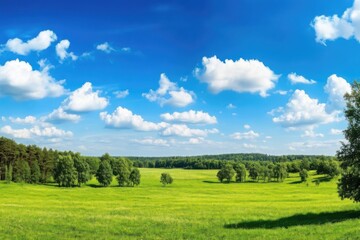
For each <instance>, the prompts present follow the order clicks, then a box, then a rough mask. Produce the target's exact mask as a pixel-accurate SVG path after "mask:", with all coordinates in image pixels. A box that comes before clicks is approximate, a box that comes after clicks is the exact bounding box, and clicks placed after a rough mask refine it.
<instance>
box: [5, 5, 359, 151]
mask: <svg viewBox="0 0 360 240" xmlns="http://www.w3.org/2000/svg"><path fill="white" fill-rule="evenodd" d="M359 12H360V1H359V0H355V1H354V0H352V1H350V0H343V1H326V0H315V1H314V0H311V1H310V0H304V1H298V0H276V1H266V0H240V1H226V0H225V1H137V0H135V1H115V0H114V1H108V0H103V1H91V3H86V4H85V3H84V2H82V1H67V0H65V1H62V2H61V4H58V3H57V4H55V3H53V2H52V1H35V2H34V1H32V2H29V1H16V0H15V1H9V0H3V1H2V2H1V15H0V117H1V121H0V135H2V136H5V137H9V138H12V139H14V140H16V141H18V142H21V143H25V144H37V145H40V146H44V147H51V148H55V149H60V150H73V151H78V152H81V153H82V154H85V155H101V154H103V153H105V152H109V153H110V154H113V155H136V156H168V155H198V154H217V153H236V152H260V153H267V154H277V155H279V154H327V155H333V154H335V152H336V150H337V149H338V148H339V145H340V144H339V142H340V141H343V140H344V139H343V138H344V137H343V135H342V130H344V128H345V127H346V121H345V119H344V117H343V113H342V112H343V108H344V106H345V105H344V101H343V98H342V96H343V94H345V93H346V92H348V91H350V84H351V83H352V82H353V81H354V80H357V79H359V77H360V73H359V71H358V69H359V68H358V66H359V64H360V58H358V57H357V56H359V54H360V45H359V42H360V18H359V17H358V15H359Z"/></svg>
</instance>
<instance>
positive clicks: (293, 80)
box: [288, 73, 316, 84]
mask: <svg viewBox="0 0 360 240" xmlns="http://www.w3.org/2000/svg"><path fill="white" fill-rule="evenodd" d="M288 79H289V80H290V82H291V84H297V83H303V84H315V83H316V81H314V80H312V79H311V80H309V79H306V78H305V77H303V76H301V75H297V74H296V73H290V74H289V75H288Z"/></svg>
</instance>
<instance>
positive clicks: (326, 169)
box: [316, 160, 340, 178]
mask: <svg viewBox="0 0 360 240" xmlns="http://www.w3.org/2000/svg"><path fill="white" fill-rule="evenodd" d="M316 173H317V174H326V175H328V177H330V178H334V177H336V176H338V175H339V174H340V168H339V165H338V163H337V162H336V161H334V160H323V161H320V162H319V164H318V168H317V170H316Z"/></svg>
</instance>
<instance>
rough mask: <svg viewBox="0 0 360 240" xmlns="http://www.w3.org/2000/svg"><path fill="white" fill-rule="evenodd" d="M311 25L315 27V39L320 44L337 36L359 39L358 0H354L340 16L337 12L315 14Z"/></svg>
mask: <svg viewBox="0 0 360 240" xmlns="http://www.w3.org/2000/svg"><path fill="white" fill-rule="evenodd" d="M311 25H312V27H313V28H314V29H315V33H316V41H317V42H320V43H322V44H325V43H326V41H327V40H335V39H337V38H344V39H349V38H351V37H354V38H355V39H356V40H357V41H360V0H355V1H354V4H353V6H352V7H350V8H348V9H346V10H345V11H344V13H343V14H342V15H341V16H340V17H339V16H338V15H337V14H334V15H333V16H325V15H321V16H316V17H315V18H314V20H313V22H312V23H311Z"/></svg>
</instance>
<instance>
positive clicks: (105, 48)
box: [96, 42, 130, 53]
mask: <svg viewBox="0 0 360 240" xmlns="http://www.w3.org/2000/svg"><path fill="white" fill-rule="evenodd" d="M96 49H97V50H99V51H103V52H106V53H111V52H113V51H115V49H114V48H113V47H111V46H110V44H109V43H108V42H104V43H102V44H99V45H97V46H96ZM129 50H130V49H129ZM124 51H127V50H124Z"/></svg>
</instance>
